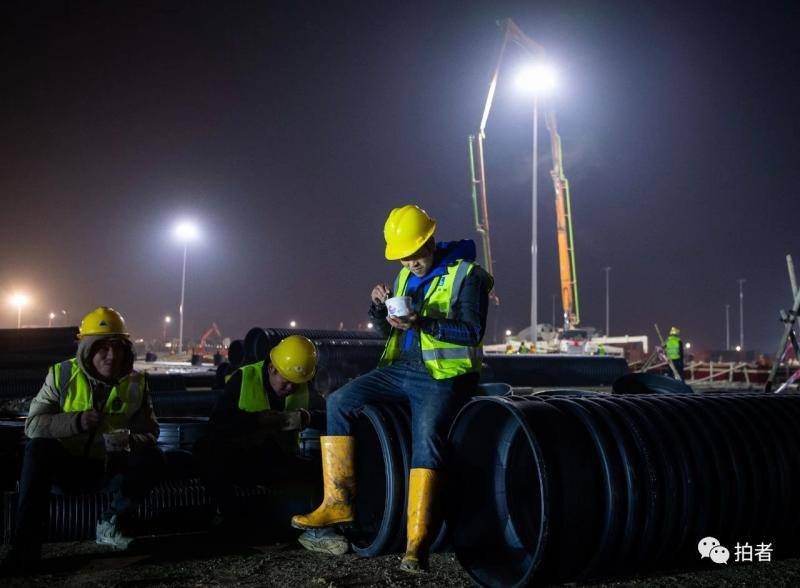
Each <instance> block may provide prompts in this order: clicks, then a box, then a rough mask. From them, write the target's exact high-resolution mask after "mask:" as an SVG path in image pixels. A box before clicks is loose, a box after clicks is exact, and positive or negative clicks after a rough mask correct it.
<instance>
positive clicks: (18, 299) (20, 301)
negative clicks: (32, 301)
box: [10, 292, 29, 329]
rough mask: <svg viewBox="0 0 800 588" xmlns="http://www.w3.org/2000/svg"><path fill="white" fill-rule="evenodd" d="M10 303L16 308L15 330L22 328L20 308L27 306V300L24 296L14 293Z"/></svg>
mask: <svg viewBox="0 0 800 588" xmlns="http://www.w3.org/2000/svg"><path fill="white" fill-rule="evenodd" d="M10 302H11V305H12V306H16V307H17V328H18V329H21V328H22V307H23V306H25V305H26V304H28V302H29V298H28V297H27V296H26V295H25V294H21V293H19V292H18V293H16V294H14V295H12V296H11V298H10Z"/></svg>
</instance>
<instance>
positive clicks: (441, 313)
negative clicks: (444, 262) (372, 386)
mask: <svg viewBox="0 0 800 588" xmlns="http://www.w3.org/2000/svg"><path fill="white" fill-rule="evenodd" d="M474 267H475V264H474V263H472V262H470V261H465V260H463V259H460V260H457V261H455V262H454V263H452V264H450V265H449V266H448V267H447V273H446V274H443V275H441V276H436V277H435V278H433V281H432V282H431V284H430V286H429V287H428V291H427V292H426V293H425V299H424V300H423V302H422V308H421V309H420V312H419V314H420V315H421V316H428V317H432V318H437V319H440V318H441V319H444V318H453V315H452V313H453V308H452V307H453V302H454V301H455V299H456V298H457V297H458V293H459V291H460V290H461V286H462V284H463V283H464V280H465V279H466V278H467V276H468V275H469V274H470V272H472V270H473V268H474ZM410 275H411V272H410V271H409V270H408V269H407V268H403V269H401V270H400V273H399V274H398V275H397V278H396V279H395V282H394V292H395V294H394V295H395V296H405V292H406V286H407V285H408V278H409V276H410ZM402 335H403V332H402V331H400V330H398V329H392V333H391V335H389V339H388V340H387V341H386V347H385V348H384V350H383V355H382V356H381V360H380V364H379V365H381V366H385V365H390V364H391V363H393V362H394V361H396V360H397V358H398V357H399V356H400V341H401V337H402ZM419 341H420V347H421V351H422V361H423V363H424V364H425V367H426V368H428V372H429V373H430V374H431V376H432V377H433V378H434V379H436V380H444V379H446V378H454V377H456V376H460V375H462V374H467V373H470V372H476V373H477V372H480V371H481V346H480V345H478V346H476V347H468V346H465V345H456V344H454V343H446V342H444V341H440V340H438V339H435V338H434V337H432V336H431V335H428V334H427V333H425V332H423V331H420V332H419Z"/></svg>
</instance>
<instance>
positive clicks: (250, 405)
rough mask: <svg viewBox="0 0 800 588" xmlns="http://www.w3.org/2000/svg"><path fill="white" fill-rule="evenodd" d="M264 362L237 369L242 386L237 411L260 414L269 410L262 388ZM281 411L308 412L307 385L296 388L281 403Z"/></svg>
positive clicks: (265, 394) (265, 393) (267, 399)
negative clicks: (302, 410) (240, 374)
mask: <svg viewBox="0 0 800 588" xmlns="http://www.w3.org/2000/svg"><path fill="white" fill-rule="evenodd" d="M265 362H266V360H264V361H259V362H258V363H253V364H250V365H246V366H243V367H241V368H239V371H240V372H242V386H241V388H239V410H243V411H245V412H262V411H265V410H270V407H269V398H268V397H267V392H266V389H265V388H264V363H265ZM283 406H284V408H283V410H299V409H301V408H304V409H306V410H308V384H303V385H301V386H297V387H296V388H295V389H294V391H293V392H292V393H291V394H289V395H287V396H286V397H285V398H284V401H283Z"/></svg>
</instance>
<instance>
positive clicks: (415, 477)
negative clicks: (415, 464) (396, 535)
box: [400, 468, 440, 573]
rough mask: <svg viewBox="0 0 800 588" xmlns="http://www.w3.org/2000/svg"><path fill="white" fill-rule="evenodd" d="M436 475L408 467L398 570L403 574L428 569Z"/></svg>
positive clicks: (437, 479)
mask: <svg viewBox="0 0 800 588" xmlns="http://www.w3.org/2000/svg"><path fill="white" fill-rule="evenodd" d="M439 476H440V474H439V472H437V471H436V470H429V469H427V468H412V470H411V471H410V472H409V476H408V526H407V527H406V537H407V539H406V554H405V556H403V561H402V562H401V563H400V569H401V570H403V571H405V572H412V573H419V572H424V571H426V570H427V569H428V547H429V545H428V543H429V539H430V532H431V525H432V521H433V503H434V500H435V499H436V492H437V490H438V481H439Z"/></svg>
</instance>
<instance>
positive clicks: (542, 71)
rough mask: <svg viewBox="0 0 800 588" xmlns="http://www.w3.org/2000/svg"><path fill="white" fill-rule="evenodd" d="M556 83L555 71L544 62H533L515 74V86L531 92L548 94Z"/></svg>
mask: <svg viewBox="0 0 800 588" xmlns="http://www.w3.org/2000/svg"><path fill="white" fill-rule="evenodd" d="M557 84H558V77H557V76H556V71H555V69H553V68H552V67H551V66H550V65H548V64H546V63H535V64H532V65H529V66H527V67H525V68H523V69H522V70H521V71H520V72H519V74H517V86H518V87H519V88H520V89H521V90H524V91H526V92H530V93H532V94H548V93H550V92H552V91H553V90H554V89H555V87H556V85H557Z"/></svg>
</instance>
